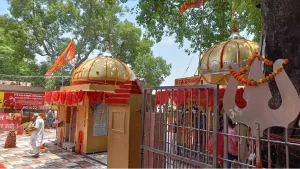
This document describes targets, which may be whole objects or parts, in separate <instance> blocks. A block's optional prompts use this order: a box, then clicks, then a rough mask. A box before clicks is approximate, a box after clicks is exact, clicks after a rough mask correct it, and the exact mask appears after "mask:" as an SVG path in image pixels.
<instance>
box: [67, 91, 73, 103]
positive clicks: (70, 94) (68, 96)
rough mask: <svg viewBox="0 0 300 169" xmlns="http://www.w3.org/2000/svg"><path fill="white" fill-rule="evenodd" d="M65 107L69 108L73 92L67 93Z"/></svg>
mask: <svg viewBox="0 0 300 169" xmlns="http://www.w3.org/2000/svg"><path fill="white" fill-rule="evenodd" d="M66 99H67V105H69V106H71V105H72V104H73V92H67V97H66Z"/></svg>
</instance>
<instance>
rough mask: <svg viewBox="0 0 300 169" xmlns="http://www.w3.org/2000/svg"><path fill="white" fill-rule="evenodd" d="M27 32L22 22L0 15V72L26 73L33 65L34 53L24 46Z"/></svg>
mask: <svg viewBox="0 0 300 169" xmlns="http://www.w3.org/2000/svg"><path fill="white" fill-rule="evenodd" d="M26 43H27V34H26V30H25V29H24V27H23V25H22V24H19V23H18V22H16V21H15V20H13V19H10V18H8V16H0V72H1V74H16V73H19V74H21V75H22V74H26V73H27V72H28V71H30V69H31V68H32V66H34V55H33V54H32V53H31V51H30V50H28V49H27V48H26Z"/></svg>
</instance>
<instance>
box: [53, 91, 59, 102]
mask: <svg viewBox="0 0 300 169" xmlns="http://www.w3.org/2000/svg"><path fill="white" fill-rule="evenodd" d="M59 96H60V92H59V91H55V92H52V97H51V101H52V102H57V101H58V100H59Z"/></svg>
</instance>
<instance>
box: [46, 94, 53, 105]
mask: <svg viewBox="0 0 300 169" xmlns="http://www.w3.org/2000/svg"><path fill="white" fill-rule="evenodd" d="M51 97H52V92H45V102H46V103H50V102H51Z"/></svg>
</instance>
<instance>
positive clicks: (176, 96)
mask: <svg viewBox="0 0 300 169" xmlns="http://www.w3.org/2000/svg"><path fill="white" fill-rule="evenodd" d="M218 95H219V85H199V86H166V87H156V88H148V89H144V93H143V100H144V105H143V110H142V125H143V134H142V142H141V167H142V168H206V167H212V166H217V160H218V159H217V143H218V137H217V135H218V128H219V123H220V121H219V120H220V119H219V99H218V98H219V96H218ZM220 117H221V116H220ZM211 137H213V145H209V144H208V140H209V139H210V138H211ZM209 146H211V148H213V149H214V150H216V151H214V152H213V154H211V153H209Z"/></svg>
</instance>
